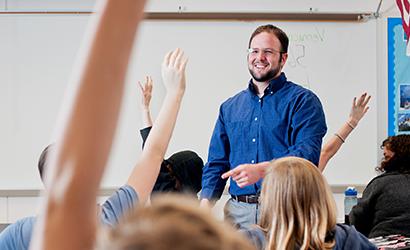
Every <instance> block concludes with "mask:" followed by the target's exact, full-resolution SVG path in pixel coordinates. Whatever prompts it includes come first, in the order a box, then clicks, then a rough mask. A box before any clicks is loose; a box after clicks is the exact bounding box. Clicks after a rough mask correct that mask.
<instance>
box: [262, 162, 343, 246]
mask: <svg viewBox="0 0 410 250" xmlns="http://www.w3.org/2000/svg"><path fill="white" fill-rule="evenodd" d="M260 226H261V228H262V229H263V230H264V231H265V232H266V235H267V239H268V244H267V245H268V246H270V249H297V248H298V249H299V248H300V249H331V248H332V246H333V245H334V239H333V238H332V237H331V236H332V232H333V230H334V228H335V226H336V205H335V202H334V199H333V196H332V192H331V190H330V187H329V185H328V184H327V182H326V180H325V179H324V177H323V176H322V174H321V173H320V172H319V170H318V169H317V167H316V166H315V165H313V164H312V163H311V162H309V161H307V160H305V159H302V158H298V157H285V158H281V159H278V160H275V161H273V162H272V163H271V166H270V168H269V169H268V172H267V175H266V177H265V178H264V181H263V185H262V192H261V220H260ZM307 246H308V248H306V247H307Z"/></svg>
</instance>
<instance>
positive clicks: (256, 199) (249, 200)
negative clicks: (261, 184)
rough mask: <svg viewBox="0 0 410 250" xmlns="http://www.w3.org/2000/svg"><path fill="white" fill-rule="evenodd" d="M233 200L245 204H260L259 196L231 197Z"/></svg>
mask: <svg viewBox="0 0 410 250" xmlns="http://www.w3.org/2000/svg"><path fill="white" fill-rule="evenodd" d="M231 197H232V199H234V200H236V201H240V202H245V203H258V202H259V195H255V194H252V195H231Z"/></svg>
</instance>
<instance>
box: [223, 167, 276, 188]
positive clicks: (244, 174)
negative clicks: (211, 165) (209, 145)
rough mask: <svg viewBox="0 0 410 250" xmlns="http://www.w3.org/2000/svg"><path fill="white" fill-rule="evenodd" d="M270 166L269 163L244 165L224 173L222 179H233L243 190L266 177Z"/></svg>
mask: <svg viewBox="0 0 410 250" xmlns="http://www.w3.org/2000/svg"><path fill="white" fill-rule="evenodd" d="M268 166H269V162H268V161H265V162H261V163H257V164H242V165H239V166H237V167H236V168H234V169H232V170H230V171H228V172H226V173H224V174H223V175H222V178H223V179H226V178H228V177H231V178H232V180H234V181H236V183H237V184H238V186H239V187H241V188H242V187H244V186H248V185H252V184H254V183H256V182H258V181H259V180H260V179H261V178H263V177H265V173H266V169H267V168H268Z"/></svg>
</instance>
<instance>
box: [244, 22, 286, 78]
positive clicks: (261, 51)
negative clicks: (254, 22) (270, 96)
mask: <svg viewBox="0 0 410 250" xmlns="http://www.w3.org/2000/svg"><path fill="white" fill-rule="evenodd" d="M288 46H289V38H288V37H287V35H286V33H285V32H283V31H282V30H281V29H279V28H278V27H276V26H273V25H270V24H268V25H263V26H259V27H258V28H257V29H256V30H255V31H254V32H253V33H252V35H251V37H250V39H249V44H248V49H249V51H248V68H249V72H250V73H251V75H252V78H253V80H254V81H258V82H266V81H269V80H271V79H273V78H275V77H277V76H278V75H279V74H280V73H281V71H282V68H283V66H284V65H285V63H286V60H287V58H288V53H287V52H288Z"/></svg>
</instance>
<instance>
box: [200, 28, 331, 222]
mask: <svg viewBox="0 0 410 250" xmlns="http://www.w3.org/2000/svg"><path fill="white" fill-rule="evenodd" d="M288 44H289V39H288V37H287V35H286V33H285V32H284V31H282V30H281V29H280V28H278V27H276V26H273V25H263V26H260V27H258V28H256V30H255V31H254V32H253V33H252V35H251V37H250V39H249V44H248V56H247V62H248V69H249V73H250V74H251V79H250V80H249V84H248V87H247V89H245V90H243V91H241V92H240V93H238V94H236V95H235V96H233V97H231V98H229V99H228V100H227V101H225V102H224V103H223V104H222V105H221V107H220V110H219V116H218V119H217V121H216V125H215V129H214V132H213V134H212V138H211V142H210V145H209V154H208V162H207V163H206V164H205V167H204V172H203V177H202V191H201V199H202V204H203V205H210V201H211V200H215V199H219V198H220V197H221V195H222V192H223V190H224V188H225V185H226V180H224V179H222V178H221V175H222V174H223V173H225V172H227V171H229V170H232V169H235V168H236V167H238V166H239V165H241V164H249V165H253V166H255V167H256V166H258V165H257V163H260V162H265V161H270V160H272V159H276V158H279V157H283V156H289V155H294V156H300V157H303V158H306V159H309V160H311V161H312V162H314V163H315V164H317V163H318V162H319V156H320V148H321V145H322V137H323V136H324V135H325V134H326V129H327V128H326V122H325V115H324V112H323V108H322V104H321V103H320V100H319V98H317V96H316V95H315V94H314V93H313V92H312V91H310V90H308V89H305V88H303V87H301V86H299V85H297V84H295V83H293V82H291V81H289V80H288V79H287V78H286V75H285V73H283V72H282V70H283V67H284V66H285V63H286V60H287V58H288ZM216 91H217V89H216ZM261 184H262V180H260V181H257V182H256V183H255V185H249V186H246V187H245V186H239V185H238V184H237V182H235V181H231V182H230V186H229V194H230V195H231V199H229V200H228V202H227V204H226V209H225V218H228V219H229V220H231V221H232V223H233V224H234V225H236V226H238V227H248V226H249V225H251V224H255V223H256V222H257V218H258V211H259V207H258V198H259V192H260V188H261Z"/></svg>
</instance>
